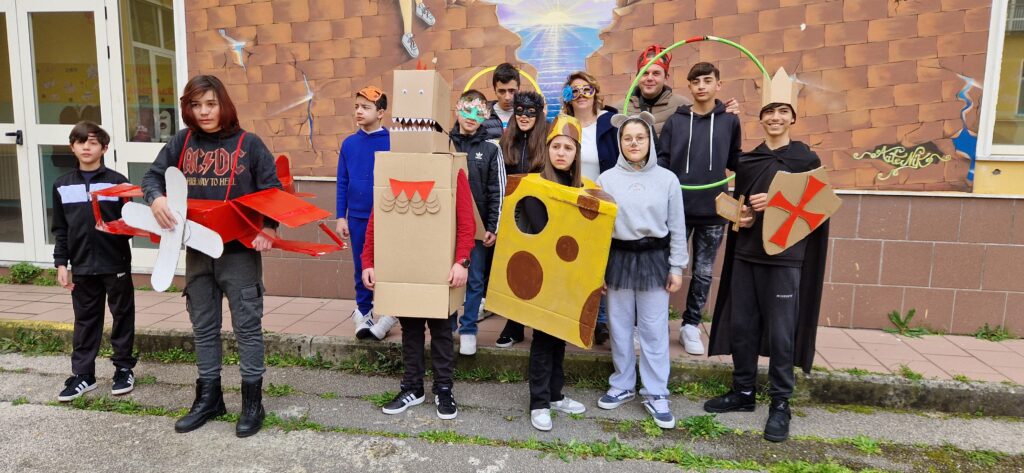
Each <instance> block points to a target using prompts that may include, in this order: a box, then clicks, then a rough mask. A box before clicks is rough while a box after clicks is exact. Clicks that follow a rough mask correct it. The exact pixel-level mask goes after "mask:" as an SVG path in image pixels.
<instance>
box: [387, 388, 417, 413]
mask: <svg viewBox="0 0 1024 473" xmlns="http://www.w3.org/2000/svg"><path fill="white" fill-rule="evenodd" d="M425 397H426V396H424V395H423V391H411V390H406V391H402V392H400V393H398V395H397V396H395V398H394V399H392V400H391V402H389V403H387V404H385V405H384V407H382V408H381V409H380V410H381V412H383V413H385V414H401V413H403V412H405V410H406V409H408V408H410V407H412V406H418V405H420V404H423V399H424V398H425Z"/></svg>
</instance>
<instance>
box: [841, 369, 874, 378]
mask: <svg viewBox="0 0 1024 473" xmlns="http://www.w3.org/2000/svg"><path fill="white" fill-rule="evenodd" d="M840 371H842V372H844V373H847V374H851V375H853V376H856V377H858V378H860V377H861V376H867V375H869V374H871V372H870V371H868V370H866V369H863V368H846V369H844V370H840Z"/></svg>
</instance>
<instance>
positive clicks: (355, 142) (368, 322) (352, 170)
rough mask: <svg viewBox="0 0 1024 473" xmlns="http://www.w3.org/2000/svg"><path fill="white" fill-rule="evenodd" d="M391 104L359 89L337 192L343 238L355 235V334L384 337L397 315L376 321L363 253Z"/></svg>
mask: <svg viewBox="0 0 1024 473" xmlns="http://www.w3.org/2000/svg"><path fill="white" fill-rule="evenodd" d="M387 108H388V96H387V95H386V94H384V91H382V90H380V89H379V88H377V87H374V86H368V87H363V88H362V89H361V90H360V91H359V92H356V98H355V110H354V111H353V115H352V117H353V119H354V120H355V123H356V126H358V127H359V129H358V130H356V132H355V133H353V134H351V135H349V137H348V138H345V141H343V142H342V143H341V150H340V151H339V152H338V192H337V211H338V222H337V224H336V228H337V231H338V234H339V235H341V236H342V237H343V238H350V237H351V239H352V255H353V258H352V264H353V266H354V267H355V289H356V309H355V310H353V311H352V323H353V324H354V325H355V328H356V329H355V330H356V332H355V335H356V338H358V339H360V340H365V339H368V338H371V337H372V338H375V339H377V340H383V339H384V337H386V336H387V335H388V332H389V331H390V330H391V328H392V327H394V326H395V324H396V323H398V319H396V318H394V317H391V316H384V317H382V318H381V319H380V320H379V321H377V322H376V323H374V320H373V291H371V290H369V289H367V288H366V286H365V285H363V278H362V274H363V261H362V258H360V257H359V255H361V254H362V253H363V244H364V243H365V241H366V225H367V223H368V222H369V219H370V212H371V211H372V210H373V163H374V155H375V153H376V152H378V151H388V150H390V149H391V136H390V134H389V133H388V130H387V128H384V127H382V126H381V125H380V123H381V120H382V119H383V118H384V111H385V110H387Z"/></svg>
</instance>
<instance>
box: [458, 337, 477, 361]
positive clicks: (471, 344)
mask: <svg viewBox="0 0 1024 473" xmlns="http://www.w3.org/2000/svg"><path fill="white" fill-rule="evenodd" d="M459 354H460V355H466V356H470V355H475V354H476V335H473V334H471V333H464V334H462V335H459Z"/></svg>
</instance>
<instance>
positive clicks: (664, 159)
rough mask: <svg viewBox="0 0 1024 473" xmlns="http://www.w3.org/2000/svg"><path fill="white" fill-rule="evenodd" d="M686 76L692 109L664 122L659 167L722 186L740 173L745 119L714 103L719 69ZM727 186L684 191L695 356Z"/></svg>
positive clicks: (693, 181)
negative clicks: (718, 203) (719, 201)
mask: <svg viewBox="0 0 1024 473" xmlns="http://www.w3.org/2000/svg"><path fill="white" fill-rule="evenodd" d="M686 78H687V80H688V82H689V88H690V93H691V94H693V105H683V106H680V107H679V108H677V109H676V113H674V114H672V115H671V116H669V117H668V119H667V120H665V125H664V126H663V127H662V129H661V136H660V141H659V143H658V164H660V165H661V166H662V167H664V168H668V169H669V170H670V171H672V172H674V173H675V174H676V175H677V176H679V183H680V184H684V185H704V184H709V183H713V182H718V181H721V180H722V179H724V178H725V170H726V169H730V170H734V169H736V159H737V157H738V156H739V154H740V143H741V140H742V132H741V129H740V120H739V117H738V116H737V115H736V114H734V113H728V112H727V111H726V105H725V104H724V103H722V102H721V101H720V100H717V99H715V95H716V93H717V92H718V90H719V89H720V88H721V79H720V73H719V71H718V68H716V67H715V66H714V65H712V64H709V63H706V62H701V63H697V64H694V65H693V67H692V68H691V69H690V72H689V73H688V74H687V76H686ZM726 188H727V185H725V184H723V185H721V186H717V187H714V188H711V189H706V190H684V191H683V209H684V212H685V213H686V234H687V236H688V237H689V236H691V235H692V237H693V252H692V254H693V266H691V268H692V269H691V277H690V289H689V292H688V293H687V295H686V309H685V310H684V311H683V324H682V326H681V327H680V328H679V341H680V343H681V344H682V345H683V347H684V348H685V349H686V352H687V353H689V354H691V355H702V354H704V344H703V342H702V341H701V337H700V329H699V328H698V325H699V324H700V320H701V309H702V308H703V307H704V304H705V302H707V298H708V292H709V291H710V289H711V276H712V271H713V269H714V266H715V255H716V254H717V253H718V246H719V245H720V244H721V242H722V233H723V229H724V228H725V220H724V219H723V218H722V217H719V216H718V214H717V213H716V212H715V197H716V196H718V194H719V193H720V192H722V191H725V190H726Z"/></svg>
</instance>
